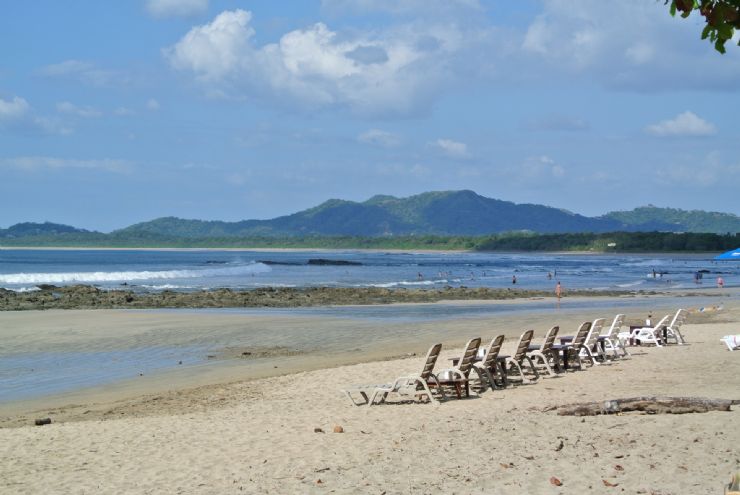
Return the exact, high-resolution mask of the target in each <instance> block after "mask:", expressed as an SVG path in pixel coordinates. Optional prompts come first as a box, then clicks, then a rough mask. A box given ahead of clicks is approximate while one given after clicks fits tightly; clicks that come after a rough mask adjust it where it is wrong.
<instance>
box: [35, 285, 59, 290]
mask: <svg viewBox="0 0 740 495" xmlns="http://www.w3.org/2000/svg"><path fill="white" fill-rule="evenodd" d="M36 288H38V289H39V290H57V289H59V287H57V286H56V285H51V284H39V285H37V286H36Z"/></svg>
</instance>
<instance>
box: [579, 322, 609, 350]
mask: <svg viewBox="0 0 740 495" xmlns="http://www.w3.org/2000/svg"><path fill="white" fill-rule="evenodd" d="M605 321H606V319H605V318H596V319H595V320H594V321H593V322H592V323H591V329H590V330H589V331H588V333H587V334H586V340H584V342H583V345H585V346H586V347H588V348H589V349H590V348H591V345H593V343H594V341H595V340H596V337H597V336H598V335H599V333H601V329H602V328H603V327H604V322H605Z"/></svg>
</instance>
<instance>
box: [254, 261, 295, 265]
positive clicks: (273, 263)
mask: <svg viewBox="0 0 740 495" xmlns="http://www.w3.org/2000/svg"><path fill="white" fill-rule="evenodd" d="M257 263H262V264H263V265H270V266H273V265H281V266H303V263H300V262H298V261H273V260H257Z"/></svg>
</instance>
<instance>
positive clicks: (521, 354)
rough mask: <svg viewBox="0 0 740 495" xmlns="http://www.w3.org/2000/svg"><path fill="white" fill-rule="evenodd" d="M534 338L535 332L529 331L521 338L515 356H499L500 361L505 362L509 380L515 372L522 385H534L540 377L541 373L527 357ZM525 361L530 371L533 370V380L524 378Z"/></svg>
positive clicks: (505, 372)
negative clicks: (523, 366)
mask: <svg viewBox="0 0 740 495" xmlns="http://www.w3.org/2000/svg"><path fill="white" fill-rule="evenodd" d="M533 336H534V330H527V331H526V332H524V333H523V334H522V336H521V337H519V343H518V344H517V346H516V351H515V352H514V355H513V356H499V360H502V361H503V370H504V374H505V375H506V378H507V380H510V378H509V376H510V375H511V374H513V373H515V372H516V374H517V375H518V376H519V378H518V380H517V381H521V383H522V384H524V383H534V382H535V380H537V379H538V378H539V377H540V373H539V371H537V367H536V366H535V365H534V363H533V362H532V360H531V359H530V358H529V356H527V351H528V350H529V344H531V343H532V337H533ZM525 361H526V363H527V364H528V365H529V369H530V370H532V374H533V375H534V379H533V380H532V379H529V378H527V377H526V376H524V369H523V368H522V365H523V364H524V362H525Z"/></svg>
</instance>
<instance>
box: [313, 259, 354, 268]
mask: <svg viewBox="0 0 740 495" xmlns="http://www.w3.org/2000/svg"><path fill="white" fill-rule="evenodd" d="M308 264H309V265H321V266H324V265H328V266H361V265H362V263H360V262H358V261H347V260H327V259H325V258H311V259H310V260H308Z"/></svg>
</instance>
